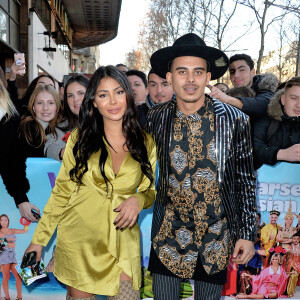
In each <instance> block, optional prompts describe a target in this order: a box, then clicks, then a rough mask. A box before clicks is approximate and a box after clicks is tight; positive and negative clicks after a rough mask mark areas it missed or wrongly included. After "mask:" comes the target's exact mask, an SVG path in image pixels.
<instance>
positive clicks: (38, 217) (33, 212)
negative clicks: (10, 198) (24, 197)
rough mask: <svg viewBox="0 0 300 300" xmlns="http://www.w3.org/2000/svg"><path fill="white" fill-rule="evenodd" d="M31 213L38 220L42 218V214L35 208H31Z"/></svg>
mask: <svg viewBox="0 0 300 300" xmlns="http://www.w3.org/2000/svg"><path fill="white" fill-rule="evenodd" d="M31 213H32V214H33V216H34V217H35V218H36V219H37V220H39V219H40V218H41V216H40V214H38V213H37V212H36V211H35V210H33V209H32V210H31Z"/></svg>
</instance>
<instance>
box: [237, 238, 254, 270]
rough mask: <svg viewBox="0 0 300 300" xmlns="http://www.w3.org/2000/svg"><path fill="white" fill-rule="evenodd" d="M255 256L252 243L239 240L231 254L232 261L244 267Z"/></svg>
mask: <svg viewBox="0 0 300 300" xmlns="http://www.w3.org/2000/svg"><path fill="white" fill-rule="evenodd" d="M254 254H255V250H254V243H253V242H251V241H248V240H243V239H239V240H238V241H237V242H236V244H235V248H234V251H233V254H232V261H233V262H234V263H236V264H238V265H245V264H246V263H248V261H249V260H250V259H251V258H252V257H253V255H254Z"/></svg>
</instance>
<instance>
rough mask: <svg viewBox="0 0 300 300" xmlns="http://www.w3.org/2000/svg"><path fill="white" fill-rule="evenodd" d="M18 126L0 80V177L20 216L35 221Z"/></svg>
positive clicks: (15, 114) (16, 118) (14, 112)
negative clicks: (28, 195)
mask: <svg viewBox="0 0 300 300" xmlns="http://www.w3.org/2000/svg"><path fill="white" fill-rule="evenodd" d="M19 124H20V120H19V117H18V113H17V111H16V109H15V107H14V105H13V103H12V102H11V100H10V98H9V96H8V93H7V91H6V89H5V87H4V85H3V83H2V81H1V80H0V139H1V142H0V155H1V160H0V176H1V177H2V180H3V183H4V185H5V187H6V190H7V192H8V193H9V194H10V195H11V196H12V197H13V198H14V200H15V203H16V206H17V207H18V208H19V210H20V214H21V216H22V217H25V218H26V219H28V220H30V221H37V220H36V219H35V217H34V216H33V215H32V213H31V209H35V210H36V211H37V212H38V213H39V209H38V208H37V207H36V206H35V205H33V204H31V203H29V201H28V198H27V195H26V193H27V192H28V190H29V183H28V180H27V178H26V172H25V170H26V165H25V158H24V156H23V155H22V149H21V148H20V145H19V141H18V135H17V131H18V127H19ZM16 184H17V185H18V188H17V189H16Z"/></svg>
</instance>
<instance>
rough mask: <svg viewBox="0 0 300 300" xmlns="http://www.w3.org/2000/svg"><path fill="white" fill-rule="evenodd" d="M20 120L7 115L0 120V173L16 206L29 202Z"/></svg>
mask: <svg viewBox="0 0 300 300" xmlns="http://www.w3.org/2000/svg"><path fill="white" fill-rule="evenodd" d="M19 124H20V120H19V118H18V117H15V116H12V117H11V118H10V119H9V120H7V115H6V116H4V117H3V118H2V119H1V120H0V139H1V143H0V155H1V159H0V175H1V177H2V180H3V183H4V185H5V187H6V189H7V192H8V193H9V194H10V195H11V196H12V197H13V198H14V200H15V203H16V206H18V205H19V204H20V203H22V202H28V198H27V195H26V193H27V192H28V190H29V182H28V180H27V178H26V164H25V161H26V159H25V157H24V155H23V153H22V148H21V147H20V144H19V140H18V135H17V131H18V127H19Z"/></svg>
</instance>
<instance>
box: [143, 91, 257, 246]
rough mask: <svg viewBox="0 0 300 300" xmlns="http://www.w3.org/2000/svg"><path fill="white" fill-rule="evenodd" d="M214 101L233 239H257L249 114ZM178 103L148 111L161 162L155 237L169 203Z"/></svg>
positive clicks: (222, 188)
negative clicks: (173, 130)
mask: <svg viewBox="0 0 300 300" xmlns="http://www.w3.org/2000/svg"><path fill="white" fill-rule="evenodd" d="M207 97H209V96H207ZM213 104H214V109H215V124H216V132H215V141H216V149H215V151H216V157H217V170H218V175H217V179H218V182H219V185H220V196H221V199H222V201H223V205H224V209H225V213H226V217H227V220H228V223H229V228H230V232H231V235H232V240H233V242H235V241H236V240H237V239H245V240H251V241H256V225H255V224H256V221H255V215H256V201H255V178H254V175H253V162H252V151H251V138H250V129H249V118H248V117H247V116H246V115H245V114H244V113H242V112H241V111H240V110H239V109H237V108H235V107H233V106H230V105H227V104H224V103H222V102H220V101H218V100H215V99H213ZM176 107H177V105H176V100H171V101H169V102H166V103H163V104H158V105H155V106H154V107H152V108H151V109H150V110H149V112H148V114H147V125H146V131H148V132H149V133H150V134H151V135H152V136H153V137H154V140H155V143H156V147H157V158H158V163H159V181H158V188H157V196H156V201H155V203H154V211H153V221H152V233H151V238H152V239H153V238H154V237H155V236H156V234H157V232H158V231H159V228H160V226H161V224H162V221H163V217H164V213H165V207H166V204H167V189H168V182H169V173H168V172H169V169H168V163H169V162H168V160H169V141H170V135H171V130H172V127H173V126H172V124H173V120H174V115H175V113H176Z"/></svg>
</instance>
